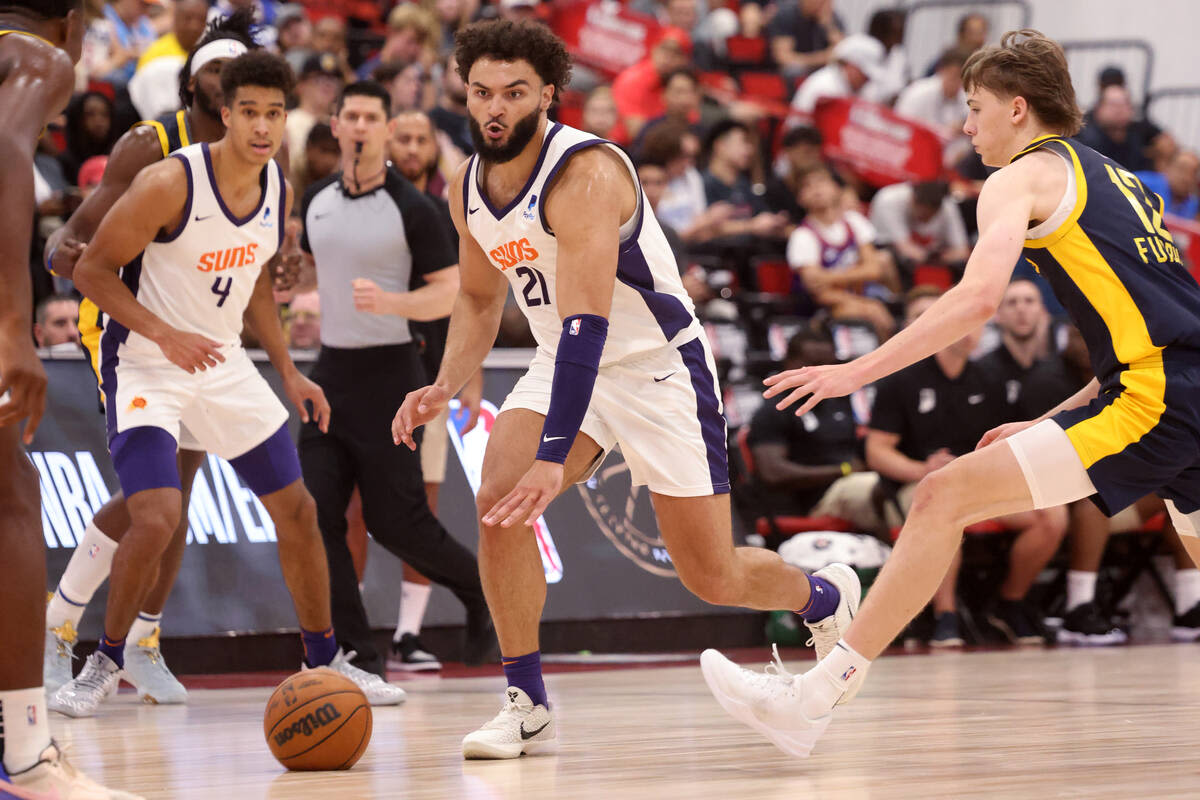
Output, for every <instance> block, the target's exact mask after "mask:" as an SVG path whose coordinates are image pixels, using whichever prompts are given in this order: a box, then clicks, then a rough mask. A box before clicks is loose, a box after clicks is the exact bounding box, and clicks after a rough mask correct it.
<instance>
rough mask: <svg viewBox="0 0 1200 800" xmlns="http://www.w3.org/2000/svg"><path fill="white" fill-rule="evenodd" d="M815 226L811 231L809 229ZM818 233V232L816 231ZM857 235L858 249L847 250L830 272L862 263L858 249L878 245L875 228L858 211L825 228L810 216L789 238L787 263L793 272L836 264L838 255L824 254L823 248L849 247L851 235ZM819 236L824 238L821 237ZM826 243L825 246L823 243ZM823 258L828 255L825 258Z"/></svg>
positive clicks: (855, 238) (856, 246)
mask: <svg viewBox="0 0 1200 800" xmlns="http://www.w3.org/2000/svg"><path fill="white" fill-rule="evenodd" d="M809 226H811V228H810V227H809ZM814 230H815V231H816V233H814V232H813V231H814ZM851 233H853V235H854V245H855V246H854V247H851V248H846V250H845V252H843V253H841V254H840V256H839V257H838V258H837V260H836V262H835V263H833V264H832V265H830V266H829V268H830V269H839V268H841V267H845V266H850V265H851V264H855V263H857V262H858V246H859V245H863V244H874V243H875V227H874V226H873V225H872V224H871V223H870V222H869V221H868V220H867V218H866V217H864V216H863V215H862V214H860V213H858V212H857V211H847V212H846V213H845V214H843V215H842V218H841V219H839V220H837V221H836V222H834V223H833V224H832V225H828V226H827V225H822V224H821V223H820V222H818V221H817V220H815V219H813V217H812V216H811V215H810V216H808V217H807V218H805V220H804V224H803V225H801V226H800V227H798V228H796V230H795V231H793V232H792V235H791V236H790V237H789V238H788V244H787V261H788V266H790V267H791V268H792V269H802V268H804V267H811V266H812V265H814V264H818V265H821V264H824V263H825V262H826V261H833V260H834V256H835V253H834V252H830V253H825V254H823V253H822V252H821V249H822V247H823V246H824V247H827V248H830V249H831V250H834V251H836V250H838V249H841V248H843V247H845V246H846V244H847V241H848V239H849V237H850V234H851ZM817 234H819V235H820V238H817ZM822 240H823V242H824V244H822ZM822 256H825V257H824V258H823V257H822Z"/></svg>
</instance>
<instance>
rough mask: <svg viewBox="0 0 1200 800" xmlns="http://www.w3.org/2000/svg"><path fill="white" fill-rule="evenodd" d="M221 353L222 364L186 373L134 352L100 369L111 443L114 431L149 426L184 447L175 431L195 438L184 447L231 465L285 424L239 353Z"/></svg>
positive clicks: (234, 349)
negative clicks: (222, 356) (162, 431)
mask: <svg viewBox="0 0 1200 800" xmlns="http://www.w3.org/2000/svg"><path fill="white" fill-rule="evenodd" d="M222 354H223V355H224V356H225V361H223V362H222V363H220V364H218V365H217V366H215V367H209V368H208V369H206V370H202V371H201V370H197V371H196V372H195V373H191V374H189V373H187V372H185V371H184V370H182V369H180V368H179V367H177V366H175V365H174V364H172V363H170V362H169V361H167V360H166V359H165V358H164V359H151V358H145V357H142V356H140V355H138V356H134V357H132V358H131V357H129V356H126V355H121V357H120V358H116V359H113V360H114V361H116V362H117V363H116V364H107V363H106V364H104V365H103V368H102V372H103V374H104V389H105V394H106V395H107V397H108V402H107V408H106V418H107V422H108V441H109V444H110V446H111V444H112V440H113V438H114V437H115V436H116V435H117V434H119V433H122V432H124V431H126V430H129V429H132V428H137V427H144V426H151V427H156V428H161V429H163V430H164V431H166V432H167V433H168V434H170V435H171V438H173V439H174V440H175V441H176V442H177V443H179V446H180V447H184V446H185V445H184V440H183V439H182V438H181V427H182V428H186V430H187V431H188V434H189V438H191V439H193V440H194V441H192V442H188V443H187V444H190V445H192V446H191V447H187V449H195V450H207V451H208V452H210V453H215V454H216V455H218V456H220V457H222V458H224V459H226V460H233V459H235V458H237V457H238V456H240V455H243V454H244V453H247V452H249V451H251V450H253V449H254V448H255V447H257V446H258V445H260V444H262V443H263V442H264V441H266V440H267V439H268V438H270V437H271V435H272V434H274V433H275V432H276V431H277V430H278V429H279V427H280V426H281V425H283V423H285V422H286V421H287V418H288V412H287V409H285V408H284V406H283V404H282V403H281V402H279V398H278V397H276V396H275V392H273V391H272V390H271V387H270V386H269V385H268V384H267V382H266V380H265V379H264V378H263V376H262V375H261V374H260V373H259V371H258V368H257V367H255V366H254V362H252V361H251V360H250V357H249V356H248V355H246V351H245V350H243V349H242V348H240V347H226V348H223V349H222ZM110 376H111V377H110ZM110 384H112V385H110ZM114 387H115V388H114Z"/></svg>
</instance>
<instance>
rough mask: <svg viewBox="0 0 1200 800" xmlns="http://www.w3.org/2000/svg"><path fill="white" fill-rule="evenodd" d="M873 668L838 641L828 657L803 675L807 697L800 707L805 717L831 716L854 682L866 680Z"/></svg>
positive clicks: (855, 652)
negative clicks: (869, 670) (868, 671)
mask: <svg viewBox="0 0 1200 800" xmlns="http://www.w3.org/2000/svg"><path fill="white" fill-rule="evenodd" d="M870 667H871V662H870V660H869V659H867V658H866V657H865V656H863V655H861V654H859V653H858V652H857V651H855V650H854V648H852V647H851V646H850V645H848V644H846V642H845V640H842V639H839V640H838V643H837V646H836V647H834V648H833V650H831V651H830V652H829V655H827V656H825V657H824V658H823V659H821V661H820V662H819V663H818V664H817V665H816V666H815V667H813V668H812V669H810V670H809V671H808V672H806V673H804V679H805V680H804V689H805V694H804V701H803V704H802V705H801V710H802V711H803V712H804V715H805V716H806V717H808V718H809V719H817V718H818V717H823V716H825V715H826V714H828V713H829V712H830V711H832V710H833V707H834V705H835V704H836V703H837V701H838V700H840V699H841V697H842V695H843V694H845V692H846V689H847V687H848V686H849V685H850V684H851V682H858V681H861V680H863V678H865V677H866V674H867V670H868V669H870Z"/></svg>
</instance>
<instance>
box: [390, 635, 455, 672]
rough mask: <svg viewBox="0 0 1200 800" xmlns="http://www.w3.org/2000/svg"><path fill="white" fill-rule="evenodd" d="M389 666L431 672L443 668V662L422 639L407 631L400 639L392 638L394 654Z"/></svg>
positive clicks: (409, 670) (407, 670)
mask: <svg viewBox="0 0 1200 800" xmlns="http://www.w3.org/2000/svg"><path fill="white" fill-rule="evenodd" d="M388 666H389V667H391V668H392V669H399V670H404V671H406V672H431V671H436V670H439V669H441V668H442V662H441V661H438V657H437V656H435V655H434V654H433V653H431V652H429V649H428V648H426V647H425V644H424V643H423V642H422V641H421V640H420V639H418V638H417V637H416V636H415V635H413V634H411V633H406V634H404V635H403V636H401V637H400V639H399V640H395V639H393V640H392V656H391V658H389V659H388Z"/></svg>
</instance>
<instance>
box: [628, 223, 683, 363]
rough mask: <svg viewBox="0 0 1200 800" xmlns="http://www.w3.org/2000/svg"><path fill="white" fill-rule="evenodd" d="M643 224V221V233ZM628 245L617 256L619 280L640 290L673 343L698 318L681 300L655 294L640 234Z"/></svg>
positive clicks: (639, 227)
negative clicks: (639, 240)
mask: <svg viewBox="0 0 1200 800" xmlns="http://www.w3.org/2000/svg"><path fill="white" fill-rule="evenodd" d="M640 222H641V221H640V220H639V225H638V230H639V231H640V229H641V224H640ZM627 244H628V245H629V247H628V248H627V249H623V250H622V251H621V252H620V253H619V254H618V255H617V280H619V281H620V282H621V283H623V284H625V285H626V286H628V287H630V288H632V289H635V290H637V292H638V294H640V295H641V296H642V300H644V301H645V302H646V307H647V308H648V309H650V313H651V314H653V315H654V321H655V322H657V323H658V327H659V328H660V329H662V332H663V336H665V337H666V338H667V341H668V342H669V341H671V340H672V339H674V338H675V335H676V334H677V333H679V332H680V331H681V330H683V329H684V328H686V327H688V326H689V325H691V324H692V321H693V320H694V319H695V317H693V316H692V314H691V312H690V311H688V310H687V307H686V306H684V304H683V303H682V302H681V301H680V300H679V298H678V297H675V296H674V295H670V294H664V293H663V292H658V291H655V289H654V276H653V275H652V274H651V272H650V264H649V263H647V262H646V256H645V255H644V254H643V253H642V248H641V245H639V244H638V241H637V235H636V233H635V235H634V236H632V237H631V238H630V239H629V241H628V242H627Z"/></svg>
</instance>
